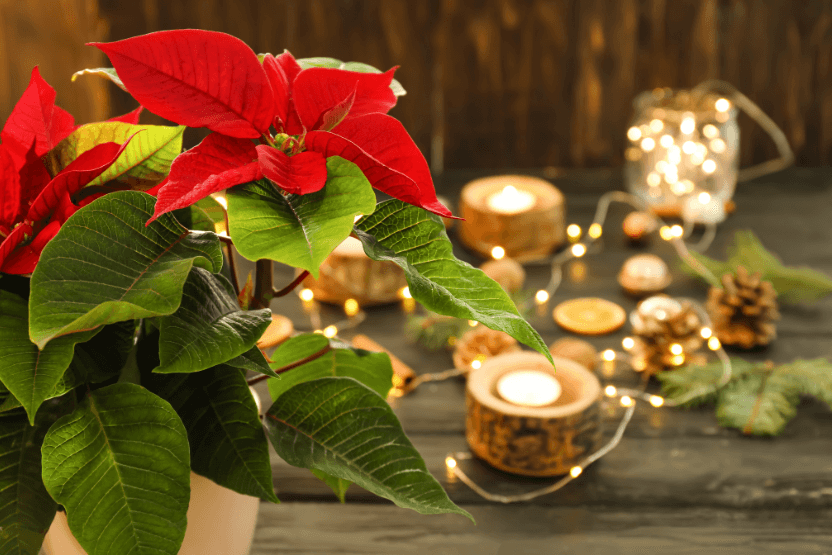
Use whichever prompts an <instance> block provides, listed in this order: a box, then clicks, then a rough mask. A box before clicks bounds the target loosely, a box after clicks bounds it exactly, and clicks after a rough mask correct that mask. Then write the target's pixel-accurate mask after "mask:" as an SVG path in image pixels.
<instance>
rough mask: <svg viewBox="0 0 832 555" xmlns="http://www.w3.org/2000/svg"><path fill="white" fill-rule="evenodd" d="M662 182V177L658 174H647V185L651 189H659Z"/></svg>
mask: <svg viewBox="0 0 832 555" xmlns="http://www.w3.org/2000/svg"><path fill="white" fill-rule="evenodd" d="M661 182H662V176H660V175H659V174H657V173H656V172H650V173H649V174H647V184H648V185H650V186H651V187H658V186H659V183H661Z"/></svg>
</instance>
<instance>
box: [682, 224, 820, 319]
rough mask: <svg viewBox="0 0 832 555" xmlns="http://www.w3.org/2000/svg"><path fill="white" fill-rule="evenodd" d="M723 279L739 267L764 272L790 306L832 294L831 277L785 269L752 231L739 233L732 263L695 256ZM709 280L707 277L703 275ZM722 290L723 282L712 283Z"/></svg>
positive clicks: (807, 270)
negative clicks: (724, 275)
mask: <svg viewBox="0 0 832 555" xmlns="http://www.w3.org/2000/svg"><path fill="white" fill-rule="evenodd" d="M692 254H693V256H694V258H696V259H697V260H698V261H699V262H701V263H702V264H703V265H704V266H705V267H706V268H708V269H709V270H710V271H711V272H712V273H713V274H714V275H715V276H716V277H717V279H719V278H720V277H722V275H723V274H728V273H730V274H733V273H735V272H736V269H737V267H738V266H743V267H744V268H745V269H746V270H748V271H749V272H751V273H754V272H760V273H761V274H762V279H764V280H766V281H770V282H771V285H772V286H773V287H774V290H775V291H777V296H778V299H779V300H780V301H781V302H786V303H799V302H803V301H816V300H818V299H820V298H822V297H825V296H826V295H828V294H829V293H832V279H830V278H829V276H827V275H825V274H823V273H821V272H818V271H816V270H813V269H811V268H807V267H799V268H795V267H790V266H784V265H783V263H782V262H781V261H780V259H779V258H778V257H777V256H775V255H774V254H773V253H771V252H769V251H768V250H766V248H765V247H764V246H763V244H762V243H760V240H759V239H758V238H757V236H756V235H754V233H753V232H752V231H748V230H746V231H737V233H736V234H735V235H734V243H733V244H732V245H731V246H730V247H729V248H728V260H727V261H725V262H719V261H717V260H712V259H710V258H708V257H706V256H704V255H701V254H697V253H692ZM683 269H684V270H685V271H687V272H688V273H690V274H692V275H698V273H697V272H696V271H695V270H693V269H692V268H691V267H690V266H689V265H687V264H685V265H684V267H683ZM700 277H702V278H703V279H707V278H705V277H704V276H700ZM711 285H714V286H716V287H719V286H720V284H719V283H712V282H711Z"/></svg>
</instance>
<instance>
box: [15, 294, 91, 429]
mask: <svg viewBox="0 0 832 555" xmlns="http://www.w3.org/2000/svg"><path fill="white" fill-rule="evenodd" d="M97 331H98V330H92V331H89V332H85V333H76V334H72V335H67V336H64V337H61V338H59V339H56V340H55V341H52V342H51V343H49V344H48V345H47V346H46V347H45V348H44V349H43V350H42V351H40V350H38V347H37V345H35V344H34V343H32V342H31V341H29V325H28V313H27V310H26V301H24V300H23V299H21V298H20V297H18V296H17V295H14V294H12V293H9V292H7V291H2V290H0V381H2V382H3V385H4V386H5V387H6V389H8V390H9V391H10V392H11V394H12V395H13V396H14V399H16V400H17V401H18V402H19V403H20V404H21V405H22V406H23V408H25V409H26V413H27V414H28V415H29V422H31V423H34V421H35V414H36V413H37V411H38V407H40V405H41V403H43V402H44V401H45V400H46V399H49V398H51V397H53V396H54V395H53V392H54V391H55V388H56V386H57V385H58V382H59V381H60V380H61V378H62V377H63V375H64V373H65V372H66V369H67V368H68V367H69V363H70V361H72V354H73V350H74V347H75V344H76V343H83V342H84V341H87V340H88V339H89V338H90V337H91V336H92V335H94V334H95V333H96V332H97ZM64 393H65V392H64ZM6 401H8V399H7V400H6ZM7 408H10V406H9V405H7V406H5V407H4V408H3V410H6V409H7Z"/></svg>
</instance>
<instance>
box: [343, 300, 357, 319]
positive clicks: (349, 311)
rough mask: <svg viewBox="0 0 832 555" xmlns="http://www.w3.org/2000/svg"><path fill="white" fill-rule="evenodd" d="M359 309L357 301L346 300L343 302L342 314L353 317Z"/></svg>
mask: <svg viewBox="0 0 832 555" xmlns="http://www.w3.org/2000/svg"><path fill="white" fill-rule="evenodd" d="M359 310H360V307H359V306H358V301H356V300H355V299H347V300H346V301H344V313H345V314H346V315H347V316H355V315H356V314H358V311H359Z"/></svg>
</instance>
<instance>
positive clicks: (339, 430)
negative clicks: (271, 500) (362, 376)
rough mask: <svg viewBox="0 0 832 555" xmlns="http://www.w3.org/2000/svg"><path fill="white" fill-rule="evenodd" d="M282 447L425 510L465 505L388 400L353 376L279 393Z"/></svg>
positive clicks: (277, 441)
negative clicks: (429, 464) (437, 475)
mask: <svg viewBox="0 0 832 555" xmlns="http://www.w3.org/2000/svg"><path fill="white" fill-rule="evenodd" d="M266 426H267V430H268V434H269V439H270V441H271V443H272V445H273V446H274V448H275V450H276V451H277V454H278V455H280V456H281V457H282V458H283V459H284V460H285V461H286V462H288V463H289V464H291V465H293V466H298V467H301V468H310V469H312V468H314V469H318V470H322V471H323V472H326V473H327V474H329V475H331V476H335V477H337V478H343V479H344V480H349V481H352V482H355V483H356V484H358V485H359V486H361V487H363V488H364V489H367V490H369V491H371V492H373V493H375V494H376V495H380V496H381V497H384V498H386V499H389V500H391V501H393V502H394V503H395V504H396V505H398V506H399V507H404V508H408V509H413V510H415V511H417V512H419V513H422V514H439V513H457V514H461V515H465V516H467V517H469V518H471V515H469V514H468V513H467V512H466V511H464V510H462V509H460V508H459V507H457V506H456V505H454V504H453V503H452V502H451V500H450V499H448V495H447V494H446V493H445V491H444V490H443V489H442V486H440V485H439V482H437V481H436V480H435V479H434V477H433V476H431V474H430V473H429V472H428V470H427V468H426V467H425V463H424V461H423V460H422V457H421V456H420V455H419V453H418V452H417V451H416V449H415V448H414V447H413V444H411V443H410V440H409V439H407V436H406V435H405V434H404V431H403V430H402V426H401V424H399V421H398V420H397V419H396V416H395V415H394V414H393V411H392V410H391V409H390V406H389V405H388V404H387V402H386V401H385V400H384V399H382V398H381V397H379V396H378V394H376V393H375V392H373V391H372V390H371V389H369V388H368V387H366V386H365V385H362V384H361V383H359V382H358V381H356V380H354V379H352V378H319V379H317V380H312V381H309V382H304V383H301V384H298V385H296V386H294V387H292V388H291V389H289V390H288V391H286V392H285V393H284V394H283V395H281V396H280V397H278V398H277V400H276V401H275V402H274V404H273V405H272V407H271V408H270V409H269V411H268V413H267V414H266Z"/></svg>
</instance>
